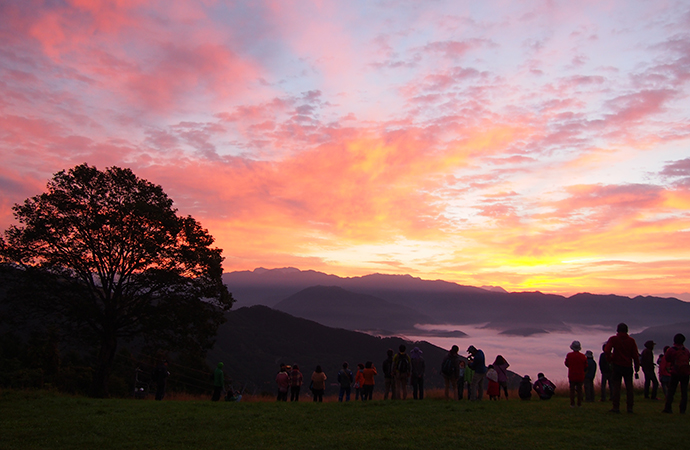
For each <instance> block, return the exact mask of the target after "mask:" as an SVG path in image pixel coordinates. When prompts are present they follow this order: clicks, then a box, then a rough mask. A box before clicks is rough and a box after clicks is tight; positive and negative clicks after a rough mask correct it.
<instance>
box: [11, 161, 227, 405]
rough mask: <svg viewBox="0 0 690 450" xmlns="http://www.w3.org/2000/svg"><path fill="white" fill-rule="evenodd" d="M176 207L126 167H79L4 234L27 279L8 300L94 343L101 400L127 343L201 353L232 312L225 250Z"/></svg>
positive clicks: (27, 206) (18, 214) (29, 205)
mask: <svg viewBox="0 0 690 450" xmlns="http://www.w3.org/2000/svg"><path fill="white" fill-rule="evenodd" d="M172 204H173V202H172V200H171V199H170V198H168V196H167V195H166V194H165V193H164V192H163V189H162V188H161V187H160V186H158V185H155V184H152V183H150V182H148V181H146V180H143V179H140V178H138V177H136V175H134V173H132V171H131V170H129V169H122V168H118V167H111V168H108V169H106V170H105V171H99V170H98V169H96V168H95V167H91V166H88V165H87V164H82V165H80V166H77V167H74V168H73V169H70V170H69V171H61V172H59V173H57V174H56V175H55V176H54V177H53V179H52V180H51V181H50V182H49V183H48V187H47V192H45V193H43V194H41V195H38V196H35V197H32V198H29V199H27V200H26V201H25V202H24V203H23V204H21V205H19V204H18V205H15V206H14V208H13V210H14V215H15V218H16V220H17V221H18V222H19V224H20V225H15V226H11V227H10V228H9V229H8V230H7V231H6V232H5V237H4V239H2V241H0V256H1V257H2V259H3V262H4V263H5V265H6V268H7V267H8V266H9V267H11V268H15V269H16V268H21V270H22V272H23V276H22V277H19V278H20V279H21V281H22V282H21V283H19V284H18V285H17V287H16V289H14V295H10V296H9V297H10V298H12V299H14V300H15V305H17V304H19V305H21V308H20V309H22V308H23V309H24V310H25V312H26V313H27V317H29V318H30V319H29V320H32V319H33V320H34V321H35V320H36V318H38V317H40V318H41V320H40V322H41V323H51V324H53V325H54V326H55V329H58V330H60V332H61V333H62V335H63V336H70V337H72V338H76V339H77V340H78V341H80V342H82V343H85V342H93V343H94V344H95V346H96V349H95V353H96V358H97V361H96V364H95V370H94V377H93V385H92V393H93V394H94V395H96V396H106V395H107V394H108V378H109V376H110V374H111V372H112V364H113V360H114V358H115V355H116V352H117V349H118V344H120V342H121V341H122V340H125V341H131V340H133V339H138V340H140V341H143V342H145V343H146V344H147V345H151V346H161V347H165V348H173V349H179V348H193V349H195V350H197V351H203V350H205V349H207V348H209V347H210V346H211V344H212V342H213V338H214V337H215V334H216V329H217V327H218V326H219V325H220V324H221V323H222V322H223V320H224V319H223V312H224V311H227V310H229V309H230V307H231V306H232V303H233V298H232V296H231V295H230V294H229V292H228V291H227V288H226V287H225V286H224V285H223V283H222V279H221V275H222V267H221V262H222V259H223V258H222V257H221V250H220V249H218V248H213V247H212V244H213V238H212V237H211V235H210V234H209V233H208V231H207V230H205V229H203V228H202V227H201V225H200V224H199V223H198V222H197V221H196V220H195V219H193V218H192V217H190V216H187V217H181V216H178V215H177V211H176V210H175V209H174V208H173V207H172ZM39 315H40V316H39Z"/></svg>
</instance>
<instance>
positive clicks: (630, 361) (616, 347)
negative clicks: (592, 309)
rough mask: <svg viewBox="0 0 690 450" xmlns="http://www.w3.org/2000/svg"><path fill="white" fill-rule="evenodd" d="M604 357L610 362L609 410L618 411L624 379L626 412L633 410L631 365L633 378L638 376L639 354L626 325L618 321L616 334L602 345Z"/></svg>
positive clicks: (633, 396) (633, 394)
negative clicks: (611, 405)
mask: <svg viewBox="0 0 690 450" xmlns="http://www.w3.org/2000/svg"><path fill="white" fill-rule="evenodd" d="M604 351H605V352H606V359H607V360H608V361H609V362H610V363H611V373H612V375H611V403H612V404H613V408H611V410H610V412H612V413H620V403H621V387H622V383H623V381H625V391H626V395H627V398H626V406H627V409H628V413H632V412H633V403H634V401H635V393H634V391H633V366H634V368H635V378H639V375H638V372H639V371H640V354H639V353H638V351H637V343H636V342H635V339H633V338H631V337H630V336H629V335H628V326H627V325H626V324H624V323H619V324H618V327H617V328H616V334H615V335H614V336H611V337H610V338H609V340H608V341H607V342H606V346H605V347H604Z"/></svg>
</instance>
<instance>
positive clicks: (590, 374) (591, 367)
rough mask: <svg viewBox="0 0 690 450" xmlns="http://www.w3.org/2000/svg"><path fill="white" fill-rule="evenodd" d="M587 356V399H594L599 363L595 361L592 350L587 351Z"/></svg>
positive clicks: (588, 400) (590, 400) (589, 400)
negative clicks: (595, 379)
mask: <svg viewBox="0 0 690 450" xmlns="http://www.w3.org/2000/svg"><path fill="white" fill-rule="evenodd" d="M585 357H586V358H587V373H585V401H586V402H593V401H594V378H595V377H596V376H597V363H596V362H595V361H594V353H592V350H587V351H586V352H585Z"/></svg>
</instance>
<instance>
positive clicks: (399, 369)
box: [392, 344, 412, 400]
mask: <svg viewBox="0 0 690 450" xmlns="http://www.w3.org/2000/svg"><path fill="white" fill-rule="evenodd" d="M406 349H407V347H405V344H400V347H398V350H399V351H398V353H397V354H396V355H395V356H394V357H393V370H392V372H393V380H394V381H395V391H394V392H393V398H394V399H396V400H399V399H400V396H401V395H402V399H403V400H407V380H409V378H410V373H411V371H412V361H411V360H410V356H409V355H408V354H407V353H405V350H406Z"/></svg>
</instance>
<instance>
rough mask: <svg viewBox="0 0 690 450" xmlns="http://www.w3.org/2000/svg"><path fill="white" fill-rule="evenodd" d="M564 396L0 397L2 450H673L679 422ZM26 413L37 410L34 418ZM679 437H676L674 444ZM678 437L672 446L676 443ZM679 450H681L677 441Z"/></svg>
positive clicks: (646, 404) (646, 409) (655, 407)
mask: <svg viewBox="0 0 690 450" xmlns="http://www.w3.org/2000/svg"><path fill="white" fill-rule="evenodd" d="M609 408H610V403H608V402H607V403H601V402H596V403H589V404H585V405H583V407H582V408H575V409H573V408H570V407H569V402H568V399H567V398H565V397H555V398H553V399H552V400H550V401H548V402H543V401H534V400H532V401H528V402H524V401H519V400H511V401H507V402H506V401H502V402H490V401H482V402H468V401H466V400H463V401H446V400H440V399H439V400H434V399H431V400H423V401H412V400H408V401H396V402H393V401H381V400H374V401H372V402H367V403H362V402H349V403H337V402H333V403H319V404H314V403H312V402H299V403H290V402H288V403H283V402H280V403H278V402H256V403H245V402H240V403H227V402H211V401H208V400H205V401H163V402H155V401H138V400H115V399H109V400H94V399H84V398H78V397H65V396H58V395H55V394H49V393H48V394H46V393H41V392H17V391H5V392H0V416H1V417H3V420H2V421H0V435H1V436H2V442H3V448H5V449H8V450H9V449H20V448H21V449H23V450H24V449H41V450H45V449H51V448H60V449H72V448H74V449H77V448H79V449H81V448H101V449H103V450H107V449H110V448H113V449H114V448H117V449H123V448H133V449H139V448H167V449H184V448H225V447H229V448H243V449H253V448H256V449H273V448H276V449H278V448H281V449H283V448H333V449H351V448H368V447H371V446H375V447H376V448H380V449H388V448H390V449H401V448H403V449H404V448H410V449H418V448H439V449H441V448H506V449H507V448H510V449H522V448H525V449H547V448H569V449H587V450H589V449H592V448H604V449H605V448H609V449H611V448H615V449H617V448H620V449H623V448H678V445H679V442H682V435H683V432H682V431H679V430H683V429H685V428H686V426H687V420H686V419H687V417H686V416H684V415H680V414H671V415H668V414H661V412H660V410H661V405H659V402H651V401H649V400H647V401H644V400H643V399H642V398H641V396H638V397H637V398H636V407H635V408H636V411H635V414H632V415H629V414H618V415H612V414H610V413H608V412H607V410H608V409H609ZM36 411H41V413H40V414H36ZM679 436H680V438H679ZM679 439H681V440H679ZM681 447H682V444H681Z"/></svg>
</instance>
